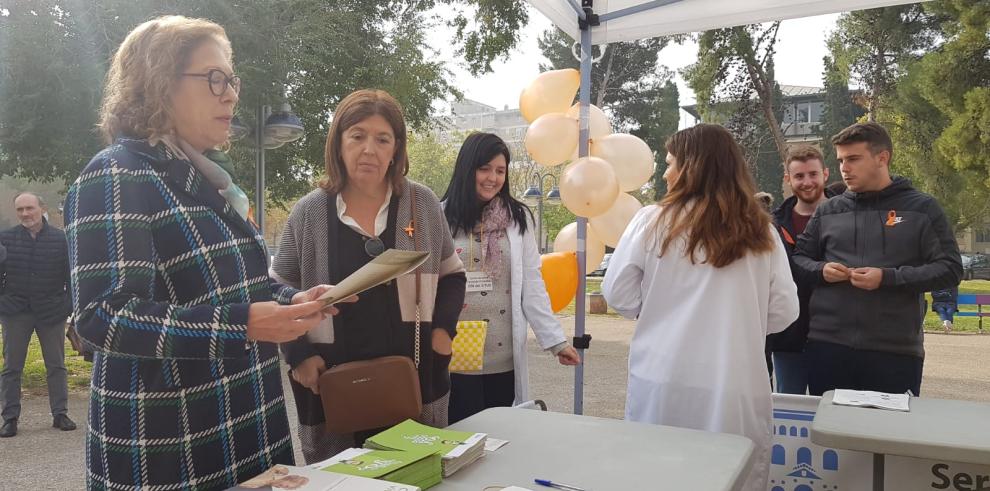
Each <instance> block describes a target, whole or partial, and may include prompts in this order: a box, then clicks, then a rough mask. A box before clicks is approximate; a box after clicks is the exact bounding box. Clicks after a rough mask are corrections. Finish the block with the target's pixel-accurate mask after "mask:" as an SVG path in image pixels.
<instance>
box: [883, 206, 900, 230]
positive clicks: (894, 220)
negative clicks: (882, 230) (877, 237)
mask: <svg viewBox="0 0 990 491" xmlns="http://www.w3.org/2000/svg"><path fill="white" fill-rule="evenodd" d="M902 222H904V217H899V216H897V212H896V211H894V210H890V211H888V212H887V223H885V225H886V226H888V227H893V226H894V225H897V224H898V223H902Z"/></svg>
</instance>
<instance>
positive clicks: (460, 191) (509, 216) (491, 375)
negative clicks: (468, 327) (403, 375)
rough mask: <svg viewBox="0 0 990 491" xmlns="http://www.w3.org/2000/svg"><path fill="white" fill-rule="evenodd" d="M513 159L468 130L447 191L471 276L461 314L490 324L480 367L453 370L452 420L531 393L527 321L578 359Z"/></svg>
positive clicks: (494, 139)
mask: <svg viewBox="0 0 990 491" xmlns="http://www.w3.org/2000/svg"><path fill="white" fill-rule="evenodd" d="M510 161H511V159H510V155H509V147H507V146H506V145H505V142H504V141H502V139H501V138H499V137H498V136H497V135H493V134H491V133H472V134H471V135H468V137H467V139H465V140H464V144H463V145H461V150H460V152H459V153H458V154H457V162H456V163H455V164H454V175H453V176H452V177H451V179H450V184H449V185H448V186H447V192H446V193H444V197H443V205H444V215H445V216H446V218H447V225H448V226H449V227H450V229H451V231H452V232H453V234H454V246H455V248H456V250H457V253H458V254H459V255H460V257H461V261H462V262H464V263H465V267H466V268H467V273H466V274H467V275H468V277H469V278H471V279H472V281H470V282H469V284H468V287H467V294H466V296H465V301H464V310H463V311H462V312H461V320H466V321H467V320H473V321H482V322H484V323H485V325H486V327H487V328H486V329H485V344H484V350H483V360H482V363H481V367H480V370H474V371H468V372H460V373H452V374H451V375H450V382H451V390H450V421H451V423H456V422H457V421H460V420H462V419H464V418H467V417H469V416H471V415H473V414H475V413H478V412H481V411H483V410H485V409H487V408H490V407H500V406H502V407H504V406H511V405H513V403H516V404H518V403H520V402H523V401H525V400H526V399H527V398H528V397H529V395H528V394H529V390H528V386H529V375H528V367H527V363H526V357H527V355H526V331H527V327H528V326H531V327H532V329H533V333H534V334H535V335H536V339H537V342H538V343H539V344H540V347H542V348H543V349H544V350H546V351H548V352H550V353H552V354H553V355H554V356H556V357H557V359H558V361H559V362H560V363H561V364H562V365H570V366H573V365H577V364H578V363H580V362H581V357H580V356H579V355H578V353H577V351H576V350H575V349H574V348H573V347H572V346H570V345H569V344H568V343H567V338H566V337H565V336H564V331H563V330H562V329H561V327H560V322H558V321H557V319H556V318H555V317H554V316H553V312H552V311H551V310H550V298H549V297H548V296H547V290H546V285H544V284H543V276H542V275H541V274H540V253H539V249H537V245H536V236H535V234H534V233H533V232H534V230H533V215H532V213H530V211H529V209H528V208H526V205H524V204H522V203H521V202H519V201H518V200H517V199H515V198H514V197H512V194H511V193H510V192H509V162H510Z"/></svg>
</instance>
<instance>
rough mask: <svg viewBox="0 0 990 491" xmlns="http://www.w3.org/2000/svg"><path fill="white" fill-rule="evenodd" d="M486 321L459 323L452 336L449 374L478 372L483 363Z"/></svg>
mask: <svg viewBox="0 0 990 491" xmlns="http://www.w3.org/2000/svg"><path fill="white" fill-rule="evenodd" d="M487 334H488V322H487V321H460V322H458V323H457V336H454V343H453V345H452V348H453V356H452V357H451V358H450V371H451V372H480V371H481V368H482V366H483V365H484V363H485V336H487Z"/></svg>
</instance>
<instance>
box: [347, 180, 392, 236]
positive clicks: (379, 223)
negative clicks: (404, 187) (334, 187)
mask: <svg viewBox="0 0 990 491" xmlns="http://www.w3.org/2000/svg"><path fill="white" fill-rule="evenodd" d="M391 202H392V185H391V184H389V186H388V191H387V192H386V193H385V202H384V203H382V207H381V208H379V210H378V215H377V216H376V217H375V233H374V234H370V233H368V232H367V231H366V230H364V229H363V228H361V226H360V225H358V223H357V221H356V220H354V219H353V218H351V217H349V216H347V215H345V213H347V203H345V202H344V198H343V197H341V193H337V218H338V219H340V222H341V223H343V224H344V225H347V226H348V227H350V228H351V230H353V231H355V232H357V233H359V234H361V235H363V236H365V237H378V236H380V235H381V234H382V232H384V231H385V227H387V226H388V205H389V203H391Z"/></svg>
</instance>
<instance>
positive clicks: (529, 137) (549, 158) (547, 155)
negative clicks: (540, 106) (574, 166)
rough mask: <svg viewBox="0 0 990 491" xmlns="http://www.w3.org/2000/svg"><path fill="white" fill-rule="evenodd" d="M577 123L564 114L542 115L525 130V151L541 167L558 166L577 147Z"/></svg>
mask: <svg viewBox="0 0 990 491" xmlns="http://www.w3.org/2000/svg"><path fill="white" fill-rule="evenodd" d="M577 141H578V129H577V121H575V120H574V119H573V118H569V117H567V116H565V115H564V113H550V114H544V115H543V116H540V117H539V118H537V119H536V121H533V124H531V125H529V128H527V129H526V141H525V143H526V151H527V152H528V153H529V155H530V157H533V160H535V161H536V162H538V163H540V164H543V165H558V164H562V163H564V161H566V160H567V159H569V158H570V156H571V154H572V153H573V152H574V148H575V147H577Z"/></svg>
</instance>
